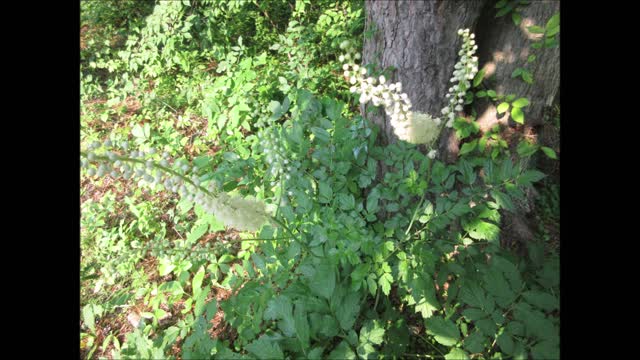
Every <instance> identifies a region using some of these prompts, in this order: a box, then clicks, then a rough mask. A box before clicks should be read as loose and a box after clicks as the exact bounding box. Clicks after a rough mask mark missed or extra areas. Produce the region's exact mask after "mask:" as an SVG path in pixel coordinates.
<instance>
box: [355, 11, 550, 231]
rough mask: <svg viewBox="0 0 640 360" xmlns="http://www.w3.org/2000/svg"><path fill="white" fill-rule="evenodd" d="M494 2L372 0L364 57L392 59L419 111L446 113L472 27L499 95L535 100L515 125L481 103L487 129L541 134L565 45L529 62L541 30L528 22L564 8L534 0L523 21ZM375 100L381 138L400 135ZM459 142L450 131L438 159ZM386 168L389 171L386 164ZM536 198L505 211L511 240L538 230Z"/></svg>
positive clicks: (451, 157) (450, 154)
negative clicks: (516, 74) (531, 216)
mask: <svg viewBox="0 0 640 360" xmlns="http://www.w3.org/2000/svg"><path fill="white" fill-rule="evenodd" d="M495 3H496V1H493V0H455V1H454V0H427V1H403V0H400V1H367V2H366V26H365V33H367V32H372V33H373V34H374V35H373V36H372V37H365V41H364V50H363V64H376V65H377V66H378V67H379V68H381V69H385V68H387V67H389V66H393V67H394V68H395V69H396V70H395V71H394V73H393V76H392V79H391V80H392V81H400V82H402V85H403V91H404V92H406V93H407V95H408V96H409V98H410V99H411V101H412V103H413V110H414V111H420V112H426V113H430V114H432V115H434V116H440V110H441V109H442V107H443V106H444V105H445V104H446V100H447V99H446V98H445V94H446V92H447V89H448V88H449V87H450V86H451V83H450V82H449V78H450V77H451V74H452V72H453V68H454V65H455V62H456V60H457V53H458V51H459V48H460V45H461V41H460V38H459V37H458V35H457V30H458V29H461V28H469V29H470V30H471V31H472V32H474V33H475V34H476V42H477V44H478V57H479V67H480V68H481V69H482V68H486V69H487V70H486V73H487V74H486V76H485V78H489V77H492V79H491V81H490V82H489V84H490V85H491V84H494V85H495V86H494V87H493V88H494V89H495V90H496V92H497V93H498V94H515V95H516V96H517V97H526V98H528V99H529V100H530V105H529V106H528V107H526V108H525V109H524V114H525V126H524V127H522V126H520V127H516V126H515V125H517V124H515V123H513V122H508V121H507V118H506V117H500V118H498V116H497V112H496V109H495V105H494V104H491V103H489V102H486V101H485V102H476V103H475V104H474V106H475V107H476V110H477V112H478V119H477V121H478V122H479V125H481V129H482V130H483V131H486V130H488V129H489V128H491V127H492V126H494V125H495V124H497V123H500V124H502V125H504V126H505V127H507V128H509V127H510V128H511V130H512V131H518V132H520V133H527V134H528V135H533V136H535V134H536V133H537V132H538V131H540V130H543V129H541V127H542V125H543V119H544V117H545V112H546V111H547V109H549V107H551V106H552V104H553V103H554V102H556V101H558V94H559V84H560V83H559V81H560V75H559V74H560V71H559V70H560V61H559V49H558V48H555V49H544V50H543V51H537V59H536V61H534V62H533V63H531V64H527V56H528V55H529V53H530V52H531V48H530V46H531V44H532V42H531V40H532V39H533V38H534V37H535V35H533V34H530V33H529V32H528V31H527V30H526V26H530V25H540V26H544V25H545V24H546V21H547V20H548V19H549V18H550V17H551V16H552V15H553V14H555V13H556V12H558V11H559V1H534V2H531V4H529V5H528V6H526V7H524V9H523V11H522V12H521V13H522V18H523V21H522V23H521V25H520V26H519V27H517V26H515V25H514V23H513V22H512V20H511V17H510V16H505V17H501V18H495V14H496V9H495ZM516 67H526V68H527V69H529V70H530V71H531V72H532V74H533V78H534V83H533V85H529V84H526V83H525V82H524V81H522V80H521V79H519V78H518V79H512V78H511V74H512V72H513V70H514V69H515V68H516ZM494 80H495V81H494ZM370 106H371V105H367V106H366V107H364V108H363V111H365V113H366V114H367V118H369V119H370V120H372V121H373V122H374V123H375V124H377V125H378V126H380V128H381V136H382V138H381V140H380V141H381V142H382V143H383V144H387V143H393V142H395V141H397V138H396V136H395V135H394V134H393V131H392V128H391V125H390V124H389V119H388V118H387V117H386V115H385V114H384V112H383V111H381V110H374V111H371V110H370V109H368V107H370ZM465 110H466V111H468V110H469V109H467V108H465ZM551 133H554V132H553V131H551ZM552 137H553V136H552ZM459 145H460V144H459V140H458V139H457V138H456V137H455V133H454V132H453V131H450V130H448V129H447V130H445V133H444V134H442V136H441V142H440V145H439V158H440V159H442V160H443V161H446V162H448V163H452V162H454V161H455V160H456V159H457V156H458V151H459ZM556 150H558V149H556ZM380 169H381V171H383V172H384V171H385V168H384V166H381V167H380ZM531 205H532V201H529V203H528V204H522V206H521V207H520V209H519V210H518V211H517V212H516V213H515V214H509V215H507V216H506V217H504V218H503V219H504V223H503V230H504V229H516V230H515V231H510V233H509V235H508V236H510V237H513V238H514V239H513V240H516V241H524V240H527V239H528V238H531V237H532V234H533V232H532V231H531V230H530V225H529V224H528V223H527V221H526V220H525V219H526V216H527V213H528V212H529V211H530V208H531Z"/></svg>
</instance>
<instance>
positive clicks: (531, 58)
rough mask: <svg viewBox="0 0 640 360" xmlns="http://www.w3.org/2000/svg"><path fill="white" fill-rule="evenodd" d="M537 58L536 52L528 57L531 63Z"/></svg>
mask: <svg viewBox="0 0 640 360" xmlns="http://www.w3.org/2000/svg"><path fill="white" fill-rule="evenodd" d="M535 60H536V56H535V55H534V54H531V55H529V57H527V62H528V63H531V62H534V61H535Z"/></svg>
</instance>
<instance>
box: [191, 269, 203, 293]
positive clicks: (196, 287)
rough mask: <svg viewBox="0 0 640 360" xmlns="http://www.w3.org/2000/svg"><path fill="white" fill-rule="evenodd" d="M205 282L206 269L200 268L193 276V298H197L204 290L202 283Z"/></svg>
mask: <svg viewBox="0 0 640 360" xmlns="http://www.w3.org/2000/svg"><path fill="white" fill-rule="evenodd" d="M203 280H204V267H200V269H199V270H198V272H197V273H196V274H195V275H194V276H193V280H192V281H191V289H192V290H193V296H194V297H196V296H198V294H199V293H200V291H201V290H202V281H203Z"/></svg>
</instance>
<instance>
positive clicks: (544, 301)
mask: <svg viewBox="0 0 640 360" xmlns="http://www.w3.org/2000/svg"><path fill="white" fill-rule="evenodd" d="M522 296H523V297H524V298H525V299H526V300H527V302H529V303H530V304H533V305H535V306H537V307H538V308H540V309H542V310H545V311H553V310H555V309H557V308H558V299H556V298H555V297H554V296H553V295H551V294H547V293H543V292H540V291H535V290H531V291H526V292H524V293H523V294H522Z"/></svg>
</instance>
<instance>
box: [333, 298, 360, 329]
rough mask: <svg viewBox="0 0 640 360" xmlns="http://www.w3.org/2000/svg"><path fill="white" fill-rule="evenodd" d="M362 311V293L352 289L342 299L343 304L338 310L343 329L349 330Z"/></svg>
mask: <svg viewBox="0 0 640 360" xmlns="http://www.w3.org/2000/svg"><path fill="white" fill-rule="evenodd" d="M359 313H360V295H359V293H358V292H355V291H350V292H349V293H348V294H347V296H345V297H344V299H343V300H342V304H341V305H340V307H338V309H337V310H336V317H337V319H338V323H339V324H340V327H341V328H342V329H343V330H349V329H351V328H352V327H353V324H354V323H355V321H356V318H357V317H358V314H359Z"/></svg>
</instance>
